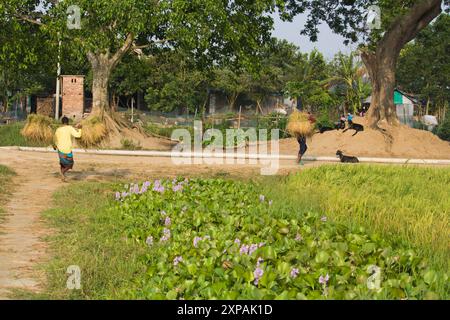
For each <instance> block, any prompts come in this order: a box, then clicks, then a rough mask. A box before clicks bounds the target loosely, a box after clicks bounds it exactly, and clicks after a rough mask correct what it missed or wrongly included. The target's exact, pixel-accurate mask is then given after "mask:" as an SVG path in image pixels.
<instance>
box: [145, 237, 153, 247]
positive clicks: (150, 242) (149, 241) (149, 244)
mask: <svg viewBox="0 0 450 320" xmlns="http://www.w3.org/2000/svg"><path fill="white" fill-rule="evenodd" d="M145 243H146V244H147V245H148V246H149V247H151V246H152V245H153V237H152V236H148V237H147V239H146V240H145Z"/></svg>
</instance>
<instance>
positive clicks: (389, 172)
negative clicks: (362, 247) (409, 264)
mask: <svg viewBox="0 0 450 320" xmlns="http://www.w3.org/2000/svg"><path fill="white" fill-rule="evenodd" d="M274 180H275V181H274ZM274 184H275V185H276V187H273V186H274ZM264 185H266V186H268V187H267V188H266V189H267V194H268V196H270V197H272V198H274V199H278V200H279V201H277V202H276V203H275V206H277V209H278V210H276V211H277V212H283V213H285V212H293V213H295V212H298V210H301V211H304V212H307V211H321V212H325V213H326V215H327V216H329V217H330V218H331V219H333V220H334V221H336V222H339V223H343V224H345V225H347V226H349V227H351V228H359V227H364V228H365V229H367V230H368V231H369V232H376V233H379V234H381V235H383V236H384V237H387V238H389V239H398V240H400V241H402V242H404V243H405V244H409V245H411V246H412V247H414V248H416V249H418V250H420V251H421V252H422V253H423V254H424V255H425V256H428V257H430V258H431V259H432V260H433V262H434V263H435V264H437V265H439V266H440V267H442V268H445V269H447V268H448V260H449V258H450V247H449V242H448V239H449V232H450V169H449V168H423V167H400V166H385V165H379V166H374V165H362V166H332V165H330V166H321V167H319V168H315V169H310V170H305V171H303V172H301V173H299V174H297V175H294V176H289V177H287V178H282V179H280V178H273V179H269V180H268V181H266V182H265V183H264Z"/></svg>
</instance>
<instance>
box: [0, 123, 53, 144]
mask: <svg viewBox="0 0 450 320" xmlns="http://www.w3.org/2000/svg"><path fill="white" fill-rule="evenodd" d="M23 126H24V122H16V123H12V124H6V125H0V147H5V146H18V147H45V146H46V145H45V144H39V143H32V142H30V141H27V140H26V139H25V138H24V137H23V136H22V135H21V134H20V130H22V128H23Z"/></svg>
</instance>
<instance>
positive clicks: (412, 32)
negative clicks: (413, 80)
mask: <svg viewBox="0 0 450 320" xmlns="http://www.w3.org/2000/svg"><path fill="white" fill-rule="evenodd" d="M440 13H441V0H422V1H418V2H417V3H416V4H414V5H413V6H412V8H411V9H410V10H409V11H408V13H406V14H405V15H402V16H400V17H398V18H397V20H396V21H394V22H393V23H392V24H391V26H390V27H389V28H388V29H387V30H386V32H385V33H384V36H383V38H382V39H381V40H380V41H379V42H378V43H377V46H376V50H375V51H368V50H364V51H362V53H361V58H362V60H363V62H364V64H365V66H366V68H367V70H368V73H369V76H370V80H371V82H372V101H371V104H370V108H369V112H368V119H369V125H370V127H372V128H375V129H380V128H382V127H383V126H385V125H398V124H399V121H398V118H397V114H396V109H395V105H394V90H395V84H396V83H395V69H396V65H397V60H398V57H399V55H400V51H401V49H402V48H403V47H404V46H405V45H406V44H407V43H408V42H409V41H411V40H412V39H414V38H415V37H416V36H417V34H418V33H419V32H420V31H421V30H422V29H423V28H425V27H426V26H427V25H428V24H429V23H430V22H431V21H432V20H433V19H434V18H435V17H437V16H438V15H439V14H440Z"/></svg>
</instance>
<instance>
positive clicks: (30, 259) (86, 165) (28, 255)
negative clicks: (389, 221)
mask: <svg viewBox="0 0 450 320" xmlns="http://www.w3.org/2000/svg"><path fill="white" fill-rule="evenodd" d="M75 161H76V163H75V170H74V171H73V172H71V173H70V174H69V184H70V183H74V182H75V181H92V180H95V181H101V180H114V179H123V178H128V179H130V180H132V181H138V180H142V179H144V178H159V177H166V176H168V177H175V176H206V177H212V176H217V175H218V176H231V177H238V178H245V177H249V176H257V175H259V174H260V168H261V165H245V164H244V165H239V166H236V165H205V164H200V165H174V164H173V163H172V161H171V159H169V158H146V157H128V156H99V155H83V154H79V155H75ZM0 164H3V165H6V166H8V167H10V168H11V169H13V170H14V171H15V172H16V173H17V176H16V177H15V178H14V181H13V182H14V184H15V191H14V193H13V194H12V195H11V197H10V200H9V202H8V203H7V205H6V208H5V209H6V221H5V222H4V223H3V224H1V225H0V300H2V299H7V298H8V295H9V294H10V293H11V289H25V290H31V291H39V289H40V288H41V287H42V283H44V282H45V278H44V275H42V274H41V273H40V272H38V271H37V270H36V268H35V266H36V263H37V262H40V261H44V260H45V259H46V257H47V256H48V252H47V251H46V245H45V242H44V241H43V240H42V237H43V236H45V235H46V234H48V233H49V230H48V229H46V226H45V224H44V222H43V221H42V219H41V213H42V212H43V211H44V210H45V209H48V208H49V207H51V203H52V194H53V193H54V192H55V191H56V190H57V189H58V188H60V187H63V186H65V185H66V184H64V183H62V182H61V181H60V180H59V178H58V161H57V156H56V155H55V154H48V153H36V152H23V151H13V150H1V149H0ZM280 165H281V167H280V170H279V174H286V173H289V172H294V171H298V170H299V168H298V166H297V165H295V164H294V163H293V162H292V161H286V162H283V163H281V164H280ZM315 165H316V164H315Z"/></svg>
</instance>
